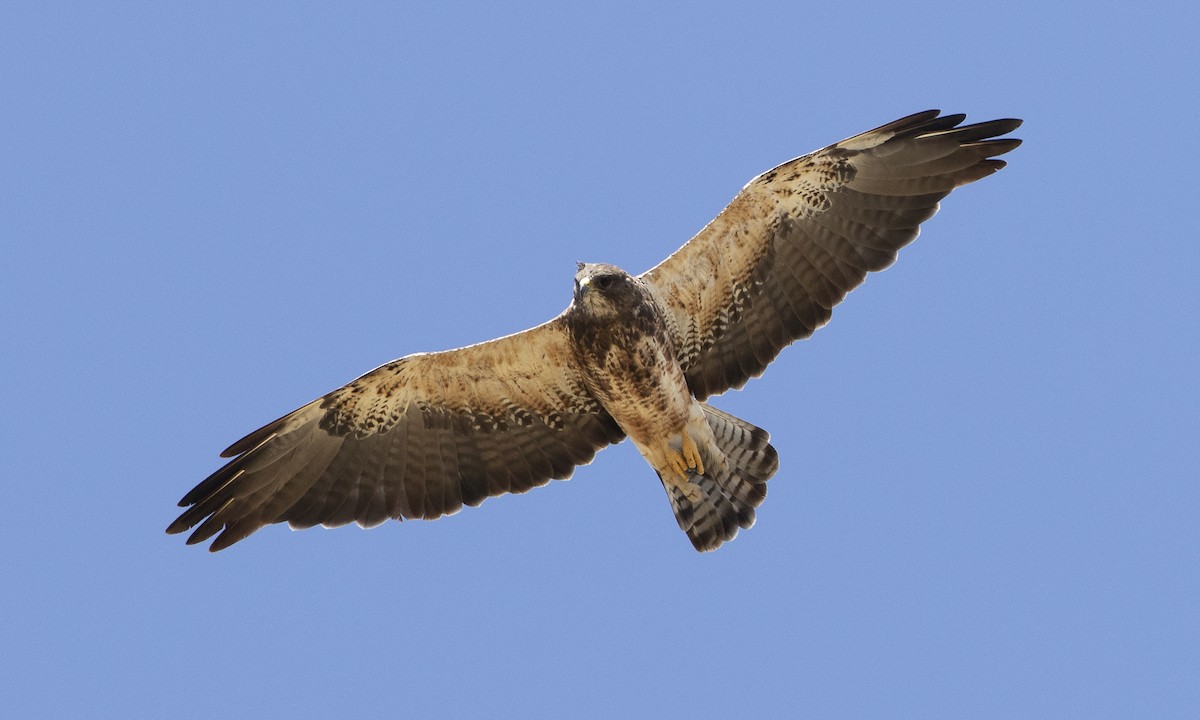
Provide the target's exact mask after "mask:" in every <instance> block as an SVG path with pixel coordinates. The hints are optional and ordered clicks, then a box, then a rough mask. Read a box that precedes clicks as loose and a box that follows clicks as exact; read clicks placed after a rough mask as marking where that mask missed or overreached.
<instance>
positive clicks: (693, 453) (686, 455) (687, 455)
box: [683, 430, 704, 475]
mask: <svg viewBox="0 0 1200 720" xmlns="http://www.w3.org/2000/svg"><path fill="white" fill-rule="evenodd" d="M683 460H684V463H685V464H686V465H687V467H689V468H695V470H696V474H697V475H703V474H704V461H703V460H701V459H700V448H698V447H696V441H695V440H693V439H692V437H691V436H690V435H688V433H687V430H684V431H683Z"/></svg>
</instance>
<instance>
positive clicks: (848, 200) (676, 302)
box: [642, 110, 1021, 400]
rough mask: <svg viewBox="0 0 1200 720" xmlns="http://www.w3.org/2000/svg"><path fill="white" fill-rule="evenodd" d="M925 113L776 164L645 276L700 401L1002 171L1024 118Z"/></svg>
mask: <svg viewBox="0 0 1200 720" xmlns="http://www.w3.org/2000/svg"><path fill="white" fill-rule="evenodd" d="M965 117H966V116H964V115H946V116H942V117H939V116H938V111H937V110H930V111H927V112H923V113H918V114H916V115H911V116H909V117H906V118H902V119H900V120H897V121H895V122H892V123H888V124H887V125H884V126H882V127H879V128H876V129H875V130H871V131H869V132H866V133H863V134H861V135H856V136H855V137H852V138H850V139H848V140H843V141H842V142H839V143H837V144H834V145H831V146H829V147H827V148H824V149H822V150H818V151H816V152H814V153H811V154H809V155H805V156H803V157H800V158H796V159H795V160H791V161H789V162H786V163H784V164H783V165H780V166H779V167H777V168H775V169H773V170H770V171H768V172H766V173H763V174H762V175H759V176H758V177H756V178H754V179H753V180H751V181H750V182H749V183H748V184H747V185H746V187H744V188H743V189H742V191H741V192H740V193H738V195H737V197H735V198H734V199H733V201H732V202H731V203H730V204H729V206H728V207H726V208H725V209H724V210H723V211H722V212H721V214H720V215H718V216H717V217H716V219H714V220H713V221H712V222H710V223H709V224H708V225H707V226H706V227H705V228H704V229H703V230H701V231H700V232H699V233H698V234H697V235H696V236H695V237H693V238H692V239H691V240H690V241H688V242H687V243H686V244H685V245H684V246H683V247H681V248H680V249H679V250H677V251H676V252H675V253H674V254H672V255H671V256H670V257H668V258H667V259H666V260H664V261H663V262H662V263H660V264H659V265H657V266H656V267H654V268H652V269H651V270H649V271H648V272H646V273H644V274H643V275H642V278H643V280H645V281H647V282H648V283H649V284H650V285H651V286H652V287H653V288H654V289H655V290H656V291H657V294H658V296H659V298H660V300H661V302H662V303H663V304H664V305H665V306H666V308H667V310H668V316H669V318H670V324H671V325H672V326H673V327H672V332H673V334H674V336H675V341H676V348H677V349H678V352H679V355H680V364H681V365H682V367H683V369H684V371H685V373H686V375H687V380H688V385H689V386H690V387H691V390H692V392H693V393H694V394H695V395H696V397H697V398H699V399H701V400H702V399H704V398H706V397H708V396H709V395H713V394H717V393H722V392H724V391H726V390H728V389H729V388H737V387H741V386H742V385H744V384H745V382H746V381H747V380H748V379H750V378H752V377H757V376H758V375H760V374H762V372H763V370H764V369H766V367H767V365H768V364H769V363H770V362H771V361H772V360H774V359H775V356H776V355H778V354H779V352H780V351H781V350H782V349H783V348H784V347H786V346H787V345H789V344H790V343H792V342H793V341H795V340H798V339H800V338H805V337H808V336H809V335H811V334H812V333H813V332H814V331H816V329H817V328H819V327H821V326H822V325H824V324H825V323H826V322H828V321H829V318H830V316H831V315H832V311H833V306H834V305H837V304H838V303H839V302H841V301H842V299H843V298H844V297H846V293H848V292H850V291H851V290H853V289H854V288H856V287H858V285H860V284H861V283H862V282H863V280H864V279H865V278H866V275H867V273H868V272H872V271H878V270H883V269H884V268H886V267H887V266H889V265H891V264H892V263H893V262H894V261H895V260H896V254H897V252H898V251H899V250H900V248H902V247H904V246H905V245H907V244H908V243H910V242H912V240H913V239H915V238H916V237H917V233H918V232H919V225H920V224H921V223H922V222H924V221H925V220H928V219H929V218H930V217H932V216H933V214H934V213H935V212H937V210H938V202H939V201H940V200H941V199H942V198H943V197H945V196H946V195H948V194H949V193H950V191H951V190H953V189H954V188H956V187H958V186H960V185H965V184H967V183H969V182H973V181H975V180H978V179H980V178H982V177H985V176H987V175H990V174H992V173H993V172H995V171H997V170H999V169H1000V168H1002V167H1004V162H1003V161H1001V160H995V159H993V158H994V157H995V156H997V155H1001V154H1003V153H1006V152H1008V151H1009V150H1012V149H1013V148H1015V147H1017V146H1018V145H1019V144H1020V143H1021V141H1020V140H1017V139H1014V138H1000V139H995V138H997V136H999V135H1003V134H1005V133H1009V132H1012V131H1013V130H1015V129H1016V128H1017V127H1019V126H1020V124H1021V121H1020V120H993V121H990V122H984V123H978V124H974V125H964V126H961V127H959V123H961V122H962V121H963V120H964V119H965Z"/></svg>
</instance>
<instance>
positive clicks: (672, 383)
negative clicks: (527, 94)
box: [167, 111, 1020, 551]
mask: <svg viewBox="0 0 1200 720" xmlns="http://www.w3.org/2000/svg"><path fill="white" fill-rule="evenodd" d="M963 119H964V116H962V115H947V116H939V114H938V112H937V111H928V112H924V113H918V114H916V115H911V116H909V117H906V118H902V119H900V120H897V121H895V122H892V123H889V124H887V125H884V126H882V127H879V128H876V129H875V130H871V131H869V132H866V133H863V134H861V135H857V136H855V137H852V138H850V139H848V140H844V141H842V142H840V143H836V144H834V145H831V146H829V147H827V148H824V149H822V150H818V151H816V152H814V153H811V154H809V155H805V156H803V157H800V158H797V159H795V160H791V161H789V162H787V163H784V164H783V165H780V166H779V167H777V168H775V169H773V170H770V171H768V172H766V173H763V174H762V175H759V176H758V177H756V178H754V179H753V180H751V181H750V182H749V183H748V184H747V185H746V186H745V187H744V188H743V189H742V191H741V192H740V193H738V195H737V196H736V197H735V198H734V199H733V201H732V202H731V203H730V204H729V206H728V207H726V208H725V210H724V211H722V212H721V214H720V215H718V216H717V217H716V219H714V220H713V221H712V222H711V223H709V224H708V225H707V226H706V227H705V228H704V229H703V230H701V231H700V232H699V233H698V234H697V235H696V236H695V237H694V238H692V239H691V240H690V241H689V242H687V243H686V244H685V245H684V246H683V247H681V248H680V249H679V250H677V251H676V252H675V253H674V254H672V255H671V256H670V257H668V258H667V259H666V260H664V261H663V262H662V263H660V264H659V265H658V266H656V267H654V268H653V269H651V270H649V271H648V272H646V273H644V274H642V275H640V276H636V277H635V276H631V275H629V274H627V273H625V272H624V271H622V270H620V269H619V268H616V267H613V266H611V265H601V264H595V265H584V264H581V265H580V268H579V272H578V273H577V274H576V278H575V283H576V286H575V297H574V300H573V302H572V304H571V306H570V307H568V308H567V310H566V311H564V312H563V314H561V315H559V316H558V317H557V318H555V319H553V320H551V321H549V322H547V323H544V324H542V325H539V326H537V327H535V328H532V329H530V330H526V331H524V332H521V333H517V334H515V335H510V336H507V337H503V338H499V339H496V340H492V341H489V342H485V343H480V344H478V345H471V346H468V347H465V348H459V349H457V350H450V351H446V352H439V353H426V354H417V355H410V356H407V357H404V358H401V359H399V360H396V361H394V362H391V363H388V364H386V365H383V366H382V367H379V368H377V369H375V370H373V371H371V372H369V373H367V374H366V375H363V376H362V377H360V378H358V379H357V380H354V381H353V382H351V383H349V384H348V385H346V386H344V387H342V388H339V389H337V390H334V391H333V392H331V393H329V394H328V395H325V396H324V397H322V398H318V399H317V400H314V401H313V402H311V403H309V404H308V405H305V406H304V407H302V408H300V409H298V410H296V411H294V412H292V413H289V414H288V415H285V416H284V417H282V418H280V419H279V420H276V421H275V422H273V423H271V424H269V425H267V426H265V427H263V428H261V429H259V430H257V431H255V432H253V433H251V434H250V435H247V436H246V437H245V438H243V439H241V440H239V441H238V442H236V443H234V444H233V445H232V446H230V447H229V449H227V450H226V451H225V452H224V453H222V456H223V457H231V458H233V459H232V460H231V461H230V462H229V463H228V464H226V465H225V466H224V467H222V468H220V469H219V470H217V471H216V472H215V473H213V474H212V475H211V476H209V477H208V478H207V479H205V480H204V481H203V482H201V483H200V484H199V485H197V486H196V487H195V488H193V489H192V490H191V492H189V493H188V494H187V495H185V496H184V497H183V499H182V500H181V501H180V505H181V506H184V507H186V508H187V509H186V510H185V511H184V512H183V513H182V514H181V515H180V516H179V517H178V518H177V519H176V520H175V521H174V522H173V523H171V525H170V526H169V527H168V528H167V532H169V533H178V532H183V531H185V530H189V529H192V528H195V529H194V530H193V532H192V534H191V536H190V537H189V539H188V543H189V544H191V543H197V542H203V541H205V540H208V539H209V538H212V537H214V536H216V539H215V540H213V542H212V545H211V546H210V549H211V550H213V551H216V550H220V549H222V548H225V547H228V546H229V545H232V544H233V543H235V542H237V541H239V540H241V539H243V538H245V537H247V536H248V535H250V534H251V533H253V532H254V531H256V530H258V529H259V528H261V527H263V526H264V525H268V524H271V523H278V522H288V523H289V524H291V525H292V526H293V527H310V526H313V525H318V524H323V525H327V526H333V525H342V524H346V523H349V522H358V523H359V524H360V525H363V526H364V527H369V526H372V525H376V524H378V523H380V522H383V521H384V520H387V519H388V518H395V519H402V518H424V519H432V518H436V517H440V516H442V515H446V514H451V513H454V512H457V511H458V510H459V509H461V508H462V506H463V505H471V506H474V505H478V504H480V503H481V502H483V500H484V499H486V498H488V497H491V496H494V495H499V494H502V493H510V492H512V493H522V492H525V491H527V490H529V489H530V488H533V487H538V486H541V485H544V484H546V483H547V482H549V481H550V480H551V479H555V478H558V479H565V478H567V477H569V476H570V475H571V473H572V471H573V470H574V468H575V467H576V466H577V465H582V464H586V463H588V462H589V461H590V460H591V459H592V457H593V456H594V455H595V453H596V451H598V450H599V449H601V448H603V447H605V446H606V445H608V444H610V443H614V442H619V441H620V440H621V439H623V438H624V437H625V436H626V435H628V436H629V437H630V439H631V440H632V441H633V442H634V444H635V445H636V446H637V448H638V450H639V451H640V452H641V453H642V455H643V457H645V458H646V460H647V462H648V463H649V464H650V465H651V467H653V468H654V470H655V471H656V472H657V473H658V475H659V478H660V480H661V481H662V483H663V487H664V488H665V489H666V491H667V496H668V498H669V500H670V503H671V506H672V508H673V510H674V512H675V516H676V520H677V521H678V522H679V526H680V528H682V529H683V530H684V531H685V532H687V534H688V536H689V538H690V539H691V541H692V544H693V545H694V546H695V547H696V549H698V550H711V549H714V548H716V547H719V546H720V545H721V544H722V543H723V542H725V541H727V540H730V539H732V538H733V537H734V536H736V535H737V532H738V530H739V529H740V528H748V527H750V526H751V525H752V524H753V523H754V517H755V508H757V507H758V506H759V505H760V504H761V503H762V501H763V499H764V498H765V497H766V483H767V480H768V479H769V478H770V477H771V476H772V475H773V474H774V472H775V470H776V469H777V467H778V457H777V455H776V453H775V450H774V448H772V447H771V445H770V444H769V442H768V440H769V436H768V435H767V433H766V432H765V431H764V430H762V429H760V428H757V427H755V426H754V425H751V424H750V423H747V422H745V421H743V420H740V419H738V418H735V417H733V416H731V415H729V414H727V413H724V412H721V411H720V410H717V409H716V408H713V407H711V406H709V405H708V404H706V403H703V402H701V401H703V400H704V399H706V398H707V397H709V396H711V395H716V394H720V393H722V392H724V391H726V390H728V389H730V388H738V387H741V386H742V385H744V384H745V382H746V381H747V380H748V379H749V378H751V377H757V376H758V375H760V374H761V373H762V372H763V370H764V369H765V368H766V366H767V365H768V364H769V363H770V362H771V361H772V360H773V359H774V358H775V357H776V355H778V354H779V352H780V351H781V350H782V349H783V348H784V347H786V346H787V345H788V344H790V343H792V342H793V341H795V340H797V339H800V338H805V337H808V336H809V335H811V334H812V333H813V332H814V331H815V330H816V329H817V328H819V327H821V326H822V325H824V324H825V323H826V322H828V321H829V318H830V315H831V313H832V309H833V307H834V306H835V305H837V304H838V303H839V302H841V301H842V299H843V298H844V297H845V296H846V293H848V292H849V291H851V290H853V289H854V288H855V287H857V286H858V285H859V284H861V283H862V281H863V279H864V278H865V277H866V274H867V273H868V272H871V271H878V270H882V269H884V268H886V267H887V266H888V265H890V264H891V263H892V262H894V261H895V259H896V254H897V252H898V251H899V249H900V248H901V247H903V246H904V245H906V244H908V243H909V242H911V241H912V240H913V239H914V238H916V236H917V233H918V228H919V225H920V223H921V222H923V221H925V220H926V219H928V218H929V217H931V216H932V215H933V214H934V213H935V212H937V209H938V202H939V201H940V200H941V199H942V198H943V197H945V196H946V195H948V194H949V193H950V191H951V190H953V189H954V188H956V187H958V186H960V185H965V184H967V183H970V182H973V181H975V180H978V179H980V178H982V177H985V176H987V175H990V174H991V173H993V172H995V171H997V170H999V169H1000V168H1002V167H1003V166H1004V163H1003V162H1002V161H1000V160H996V159H994V158H995V157H996V156H998V155H1001V154H1003V153H1006V152H1008V151H1010V150H1012V149H1013V148H1015V147H1017V145H1019V144H1020V141H1019V140H1016V139H1012V138H998V136H1000V135H1004V134H1006V133H1009V132H1011V131H1013V130H1014V129H1016V128H1017V127H1018V126H1019V125H1020V121H1019V120H993V121H991V122H985V123H978V124H974V125H965V126H963V125H960V123H961V122H962V121H963Z"/></svg>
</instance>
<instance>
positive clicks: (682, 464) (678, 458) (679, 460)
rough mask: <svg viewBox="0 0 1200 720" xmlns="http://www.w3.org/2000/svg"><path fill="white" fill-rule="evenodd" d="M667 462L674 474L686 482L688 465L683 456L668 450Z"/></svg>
mask: <svg viewBox="0 0 1200 720" xmlns="http://www.w3.org/2000/svg"><path fill="white" fill-rule="evenodd" d="M667 462H668V463H670V465H671V469H672V470H674V471H675V474H676V475H678V476H679V477H680V478H682V479H683V481H684V482H687V479H688V465H687V461H686V460H684V458H683V455H682V454H680V453H677V452H675V451H674V450H669V449H668V450H667Z"/></svg>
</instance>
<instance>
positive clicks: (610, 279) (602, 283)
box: [595, 275, 617, 290]
mask: <svg viewBox="0 0 1200 720" xmlns="http://www.w3.org/2000/svg"><path fill="white" fill-rule="evenodd" d="M616 280H617V278H616V277H614V276H612V275H601V276H600V277H598V278H596V280H595V282H596V287H598V288H600V289H601V290H608V289H609V288H611V287H612V286H613V283H615V282H616Z"/></svg>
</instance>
